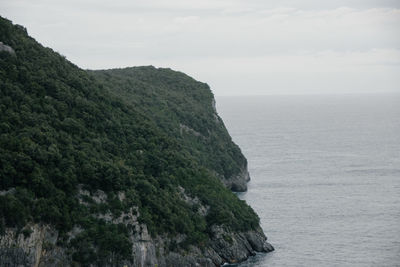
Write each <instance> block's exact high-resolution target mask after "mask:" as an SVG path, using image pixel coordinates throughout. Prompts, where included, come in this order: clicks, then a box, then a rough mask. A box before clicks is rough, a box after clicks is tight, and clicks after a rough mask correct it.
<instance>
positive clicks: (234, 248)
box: [0, 224, 273, 267]
mask: <svg viewBox="0 0 400 267" xmlns="http://www.w3.org/2000/svg"><path fill="white" fill-rule="evenodd" d="M27 227H28V228H30V229H31V230H32V232H31V233H30V235H29V236H26V235H24V234H23V233H21V232H19V233H18V232H17V230H16V229H12V228H8V229H6V234H5V235H3V236H1V237H0V266H18V267H20V266H21V267H22V266H24V267H30V266H32V267H53V266H54V267H55V266H72V265H73V266H80V265H79V264H77V263H75V262H73V260H72V258H71V256H70V255H69V253H68V251H67V249H66V248H61V247H59V246H57V241H58V233H57V231H55V230H54V229H53V228H52V227H51V226H49V225H40V224H34V225H28V226H27ZM140 229H141V230H140V231H139V232H138V233H137V234H135V235H132V236H131V238H132V241H133V245H132V252H133V253H132V256H133V257H132V258H133V260H132V261H123V262H119V264H120V265H121V266H132V267H136V266H160V267H163V266H165V267H167V266H205V267H215V266H221V265H223V264H224V263H236V262H241V261H244V260H246V259H247V258H248V257H249V256H252V255H255V253H256V252H270V251H272V250H273V247H272V246H271V245H270V244H269V243H267V242H266V238H265V235H264V234H263V232H262V230H261V229H258V230H256V231H248V232H242V233H232V232H230V231H227V230H226V229H224V228H223V227H218V226H216V227H214V228H213V233H212V234H213V237H212V239H211V242H210V244H209V245H208V246H206V247H205V248H202V249H199V248H197V247H193V246H191V247H190V248H189V249H188V250H187V251H185V252H166V250H167V249H166V246H167V245H168V244H170V243H171V241H172V240H171V239H168V238H162V237H157V238H152V237H150V236H149V234H148V232H147V229H146V227H145V225H141V226H140ZM70 234H71V233H70ZM174 241H175V242H176V241H178V242H179V238H177V239H175V240H174ZM91 266H93V267H94V266H110V267H111V266H117V265H116V263H115V262H113V259H108V260H107V261H105V262H102V263H93V264H92V265H91ZM118 266H119V265H118Z"/></svg>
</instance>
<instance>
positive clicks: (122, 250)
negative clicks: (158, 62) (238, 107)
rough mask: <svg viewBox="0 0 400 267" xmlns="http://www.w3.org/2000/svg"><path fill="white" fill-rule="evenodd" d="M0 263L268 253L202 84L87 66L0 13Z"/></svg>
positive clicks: (192, 260)
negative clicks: (77, 63)
mask: <svg viewBox="0 0 400 267" xmlns="http://www.w3.org/2000/svg"><path fill="white" fill-rule="evenodd" d="M0 41H1V44H0V266H124V265H125V266H155V265H157V266H199V265H200V266H220V265H222V264H224V263H226V262H229V263H233V262H239V261H243V260H245V259H247V257H249V256H250V255H253V254H254V253H255V252H262V251H263V252H268V251H271V250H272V249H273V248H272V246H271V245H269V244H268V243H267V242H266V237H265V235H264V233H263V231H262V230H261V228H260V223H259V218H258V216H257V214H256V213H255V212H254V211H253V209H252V208H251V207H249V206H248V205H247V204H246V203H245V202H244V201H241V200H239V199H238V198H237V197H236V195H235V194H233V193H232V191H231V190H233V191H244V190H246V182H247V181H248V179H249V175H248V171H247V161H246V159H245V157H244V156H243V154H242V153H241V151H240V149H239V147H238V146H237V145H235V144H234V143H233V142H232V140H231V138H230V136H229V134H228V132H227V130H226V128H225V126H224V124H223V121H222V119H221V118H220V117H219V116H218V114H217V112H216V109H215V102H214V97H213V95H212V92H211V90H210V88H209V86H208V85H207V84H205V83H201V82H198V81H195V80H194V79H193V78H191V77H189V76H187V75H186V74H183V73H180V72H176V71H173V70H170V69H158V68H154V67H151V66H150V67H134V68H126V69H117V70H104V71H86V70H82V69H80V68H78V67H77V66H75V65H74V64H72V63H71V62H69V61H68V60H66V59H65V57H63V56H60V55H59V54H57V53H55V52H54V51H53V50H51V49H50V48H45V47H43V46H42V45H40V44H39V43H38V42H36V41H35V40H34V39H33V38H31V37H29V36H28V34H27V31H26V29H25V28H23V27H22V26H18V25H13V24H12V23H11V22H10V21H8V20H6V19H4V18H1V17H0Z"/></svg>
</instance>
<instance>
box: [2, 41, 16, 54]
mask: <svg viewBox="0 0 400 267" xmlns="http://www.w3.org/2000/svg"><path fill="white" fill-rule="evenodd" d="M1 51H5V52H8V53H10V54H15V51H14V49H12V47H11V46H8V45H6V44H3V42H0V52H1Z"/></svg>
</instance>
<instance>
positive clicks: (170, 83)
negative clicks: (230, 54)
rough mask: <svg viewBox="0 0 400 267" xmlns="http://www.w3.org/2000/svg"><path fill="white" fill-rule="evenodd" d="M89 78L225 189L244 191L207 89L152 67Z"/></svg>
mask: <svg viewBox="0 0 400 267" xmlns="http://www.w3.org/2000/svg"><path fill="white" fill-rule="evenodd" d="M92 74H93V75H94V76H95V77H96V79H97V80H100V81H102V83H103V84H104V85H105V86H106V87H107V89H108V90H109V91H110V92H111V93H113V94H114V95H116V96H120V97H121V98H122V99H124V100H125V102H126V103H129V104H132V105H133V106H135V107H136V108H137V109H139V110H141V111H143V113H145V114H147V115H148V116H150V117H151V119H152V120H153V121H155V122H156V124H157V125H158V126H160V127H161V128H162V130H163V131H164V132H166V133H167V134H168V135H169V136H170V137H172V138H174V139H176V140H178V141H179V143H180V144H181V145H182V147H183V148H184V149H185V150H186V151H187V152H188V153H189V154H191V155H192V156H193V158H194V159H195V160H197V162H198V163H199V164H200V165H202V166H205V167H206V168H208V169H209V170H211V171H212V172H213V173H215V174H216V175H217V176H218V177H219V178H220V179H221V181H222V182H223V183H224V184H225V185H226V186H227V187H228V188H230V189H232V190H233V191H245V190H246V189H247V186H246V183H247V182H248V180H249V175H248V171H247V161H246V159H245V157H244V156H243V155H242V153H241V151H240V149H239V147H238V146H237V145H236V144H234V143H233V142H232V140H231V137H230V136H229V134H228V132H227V130H226V128H225V126H224V123H223V121H222V119H221V118H220V117H219V116H218V114H217V111H216V109H215V100H214V97H213V95H212V92H211V90H210V88H209V86H208V85H207V84H205V83H201V82H198V81H195V80H194V79H192V78H191V77H189V76H187V75H186V74H183V73H181V72H176V71H173V70H171V69H161V68H160V69H156V68H154V67H151V66H149V67H133V68H125V69H112V70H103V71H93V72H92Z"/></svg>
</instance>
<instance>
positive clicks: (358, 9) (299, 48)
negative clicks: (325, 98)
mask: <svg viewBox="0 0 400 267" xmlns="http://www.w3.org/2000/svg"><path fill="white" fill-rule="evenodd" d="M0 15H1V16H3V17H6V18H8V19H10V20H12V21H13V22H14V23H17V24H21V25H24V26H25V27H27V29H28V32H29V34H30V35H31V36H33V37H34V38H35V39H36V40H38V41H39V42H40V43H42V44H43V45H45V46H49V47H51V48H53V49H54V50H56V51H57V52H59V53H61V54H62V55H64V56H66V57H67V58H68V59H69V60H70V61H72V62H73V63H75V64H77V65H78V66H80V67H82V68H89V69H104V68H115V67H126V66H138V65H154V66H157V67H170V68H172V69H175V70H179V71H183V72H185V73H187V74H189V75H190V76H192V77H194V78H195V79H198V80H201V81H203V82H207V83H208V84H209V85H210V86H211V88H212V90H213V92H214V94H216V95H247V94H257V95H260V94H308V93H321V94H325V93H359V92H363V93H369V92H393V91H395V92H400V1H398V0H394V1H392V0H375V1H374V0H347V1H344V0H342V1H341V0H335V1H321V0H292V1H290V0H286V1H285V0H280V1H275V0H271V1H268V0H242V1H239V0H196V1H194V0H164V1H161V0H158V1H156V0H143V1H142V0H114V1H106V0H65V1H64V0H62V1H61V0H59V1H57V0H35V1H32V0H0ZM0 41H1V40H0Z"/></svg>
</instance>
